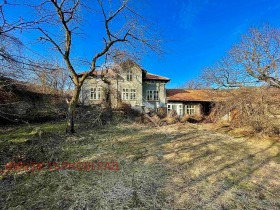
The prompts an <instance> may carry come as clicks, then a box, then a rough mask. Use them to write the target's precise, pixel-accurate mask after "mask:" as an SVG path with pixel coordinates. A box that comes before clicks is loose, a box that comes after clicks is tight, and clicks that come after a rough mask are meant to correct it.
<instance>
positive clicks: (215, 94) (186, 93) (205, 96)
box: [166, 89, 227, 102]
mask: <svg viewBox="0 0 280 210" xmlns="http://www.w3.org/2000/svg"><path fill="white" fill-rule="evenodd" d="M221 93H223V94H221ZM226 95H227V94H226V92H225V91H218V90H210V89H209V90H208V89H203V90H190V89H166V97H167V100H169V101H201V102H214V101H222V100H224V98H225V96H226Z"/></svg>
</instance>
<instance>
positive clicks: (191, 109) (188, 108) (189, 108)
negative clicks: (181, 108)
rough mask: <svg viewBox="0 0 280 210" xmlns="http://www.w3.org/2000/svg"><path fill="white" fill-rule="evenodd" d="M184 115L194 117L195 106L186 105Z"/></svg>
mask: <svg viewBox="0 0 280 210" xmlns="http://www.w3.org/2000/svg"><path fill="white" fill-rule="evenodd" d="M186 114H188V115H194V114H195V106H194V105H186Z"/></svg>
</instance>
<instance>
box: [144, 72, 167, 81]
mask: <svg viewBox="0 0 280 210" xmlns="http://www.w3.org/2000/svg"><path fill="white" fill-rule="evenodd" d="M143 80H161V81H166V82H168V81H170V79H169V78H167V77H162V76H159V75H156V74H151V73H146V74H145V76H144V77H143Z"/></svg>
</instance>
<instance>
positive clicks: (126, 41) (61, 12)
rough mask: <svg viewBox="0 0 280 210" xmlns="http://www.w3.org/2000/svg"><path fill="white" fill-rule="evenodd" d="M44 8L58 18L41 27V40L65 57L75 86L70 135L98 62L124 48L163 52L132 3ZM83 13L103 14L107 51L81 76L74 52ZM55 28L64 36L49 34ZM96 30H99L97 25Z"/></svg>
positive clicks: (75, 1) (75, 0) (51, 3)
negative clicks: (82, 91)
mask: <svg viewBox="0 0 280 210" xmlns="http://www.w3.org/2000/svg"><path fill="white" fill-rule="evenodd" d="M44 9H45V10H48V12H51V13H52V12H53V11H55V14H56V16H53V19H52V21H50V22H49V24H48V25H47V24H44V25H42V26H40V27H38V30H39V31H40V32H41V33H42V35H43V36H42V37H41V40H42V41H46V42H49V43H51V44H52V45H53V46H54V47H55V49H56V50H57V51H58V52H59V54H61V56H62V58H63V59H64V61H65V64H66V66H67V69H68V70H69V72H70V73H71V78H72V81H73V83H74V91H73V96H72V98H71V100H70V101H69V102H68V105H69V108H68V117H67V119H68V120H67V130H66V131H67V133H73V132H74V113H75V107H76V105H77V103H78V100H79V95H80V91H81V87H82V85H83V83H84V81H85V79H86V78H88V77H89V76H90V75H92V73H93V72H94V71H95V70H96V69H97V68H98V64H97V63H98V62H101V61H104V60H105V61H106V59H108V57H109V56H110V55H112V51H114V50H115V49H118V48H121V47H122V48H125V47H130V49H133V50H136V49H137V47H140V46H141V47H143V46H146V47H148V48H149V49H150V50H154V51H157V50H158V49H159V48H158V44H157V43H158V41H157V40H158V39H153V37H151V34H149V35H148V36H145V34H147V32H148V31H149V30H148V28H147V27H146V26H145V25H143V22H144V19H143V17H142V16H141V15H140V14H139V13H138V12H137V11H136V10H134V9H133V8H132V4H131V1H129V0H124V1H103V0H97V1H96V2H93V1H88V2H85V1H82V0H69V1H65V0H60V1H58V0H45V1H43V2H42V3H41V4H40V11H41V12H42V11H44ZM50 10H51V11H50ZM81 11H83V12H85V11H90V12H91V13H96V14H100V15H101V17H102V19H103V23H102V24H103V28H104V32H105V36H104V37H103V43H104V46H103V49H101V50H100V51H99V52H97V53H96V54H95V55H93V56H92V59H91V63H90V66H89V70H88V71H86V72H84V74H83V75H82V76H81V77H79V75H78V73H77V72H78V71H77V70H78V69H77V68H76V67H75V65H74V59H73V57H72V56H71V53H72V52H73V48H72V46H73V39H74V37H76V36H77V35H78V32H79V30H80V26H81V23H82V19H81V18H80V17H81V16H82V14H81V13H82V12H81ZM55 17H56V18H55ZM88 21H93V20H88ZM117 23H118V24H117ZM53 25H56V26H59V27H62V28H63V31H64V36H63V37H62V36H55V35H54V34H53V33H50V32H49V31H48V27H50V26H53ZM117 26H119V28H117ZM92 27H93V28H96V29H97V28H98V27H96V26H95V25H93V26H92ZM97 30H98V29H97ZM97 42H98V40H97ZM141 50H142V48H141Z"/></svg>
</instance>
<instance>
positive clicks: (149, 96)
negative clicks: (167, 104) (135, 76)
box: [146, 90, 159, 101]
mask: <svg viewBox="0 0 280 210" xmlns="http://www.w3.org/2000/svg"><path fill="white" fill-rule="evenodd" d="M146 100H147V101H159V91H158V90H147V91H146Z"/></svg>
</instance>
